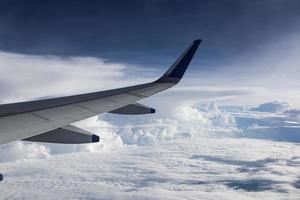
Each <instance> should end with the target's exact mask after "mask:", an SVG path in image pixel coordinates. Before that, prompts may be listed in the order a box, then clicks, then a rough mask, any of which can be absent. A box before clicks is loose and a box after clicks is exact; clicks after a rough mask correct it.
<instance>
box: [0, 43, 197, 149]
mask: <svg viewBox="0 0 300 200" xmlns="http://www.w3.org/2000/svg"><path fill="white" fill-rule="evenodd" d="M200 42H201V40H195V41H194V42H193V43H192V45H191V46H190V47H189V48H188V49H186V51H184V53H183V54H182V55H181V56H180V57H179V58H178V59H177V61H176V62H175V63H174V64H173V65H172V66H171V67H170V68H169V69H168V70H167V72H166V73H165V74H164V75H163V76H162V77H160V78H159V79H158V80H156V81H154V82H151V83H146V84H141V85H135V86H130V87H124V88H119V89H113V90H107V91H101V92H94V93H87V94H80V95H73V96H67V97H59V98H53V99H45V100H37V101H29V102H21V103H12V104H4V105H0V144H4V143H7V142H11V141H14V140H20V139H26V138H30V137H33V136H36V135H39V134H43V133H47V132H50V131H53V130H57V129H59V128H61V127H65V126H68V125H69V124H70V123H73V122H76V121H79V120H82V119H85V118H88V117H92V116H94V115H98V114H100V113H104V112H110V111H113V110H116V109H120V108H122V107H126V106H128V105H129V104H134V103H136V102H137V101H138V100H140V99H143V98H146V97H149V96H151V95H154V94H156V93H159V92H161V91H163V90H166V89H168V88H170V87H173V86H174V85H175V84H177V83H178V82H179V81H180V80H181V78H182V77H183V74H184V73H185V71H186V69H187V67H188V65H189V63H190V62H191V60H192V58H193V56H194V54H195V52H196V50H197V48H198V46H199V44H200ZM56 133H57V132H56ZM53 135H55V134H53ZM47 137H49V134H47ZM49 140H50V139H49ZM51 140H52V141H55V138H51Z"/></svg>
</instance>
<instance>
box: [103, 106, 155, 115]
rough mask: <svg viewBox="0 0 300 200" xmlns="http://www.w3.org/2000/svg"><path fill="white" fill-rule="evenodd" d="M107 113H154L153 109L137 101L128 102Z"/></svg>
mask: <svg viewBox="0 0 300 200" xmlns="http://www.w3.org/2000/svg"><path fill="white" fill-rule="evenodd" d="M109 113H114V114H123V115H143V114H150V113H155V109H153V108H149V107H147V106H144V105H142V104H139V103H135V104H129V105H127V106H124V107H121V108H118V109H116V110H112V111H110V112H109Z"/></svg>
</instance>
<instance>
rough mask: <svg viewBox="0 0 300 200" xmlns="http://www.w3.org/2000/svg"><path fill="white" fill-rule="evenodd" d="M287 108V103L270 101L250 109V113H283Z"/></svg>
mask: <svg viewBox="0 0 300 200" xmlns="http://www.w3.org/2000/svg"><path fill="white" fill-rule="evenodd" d="M288 108H289V104H288V103H287V102H280V101H271V102H267V103H263V104H260V105H259V106H257V107H256V108H252V109H251V110H252V111H259V112H271V113H277V112H283V111H286V110H287V109H288Z"/></svg>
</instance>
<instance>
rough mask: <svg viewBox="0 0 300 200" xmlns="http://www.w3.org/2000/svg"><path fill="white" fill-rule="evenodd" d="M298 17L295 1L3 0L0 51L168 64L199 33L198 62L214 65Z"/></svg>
mask: <svg viewBox="0 0 300 200" xmlns="http://www.w3.org/2000/svg"><path fill="white" fill-rule="evenodd" d="M299 21H300V1H297V0H289V1H283V0H269V1H266V0H257V1H246V0H228V1H221V0H220V1H213V0H211V1H185V0H160V1H158V0H148V1H143V0H136V1H134V0H126V1H112V0H107V1H100V0H99V1H93V0H88V1H84V0H82V1H76V0H68V1H61V0H60V1H58V0H52V1H40V0H37V1H32V0H26V1H21V0H16V1H13V0H10V1H1V2H0V50H2V51H9V52H18V53H25V54H43V55H45V54H46V55H47V54H54V55H70V56H97V57H101V58H108V59H110V60H112V61H115V62H116V61H117V62H124V63H130V64H137V65H143V66H163V67H164V68H165V67H166V66H165V64H169V63H170V62H172V61H173V60H174V59H175V58H176V57H177V56H178V54H180V53H181V52H182V51H183V49H184V48H185V47H186V46H187V45H189V43H190V42H191V41H192V40H194V39H197V38H202V39H203V43H202V47H201V50H200V53H201V59H198V61H196V62H199V63H201V64H203V66H204V65H205V66H207V67H211V68H214V67H218V63H220V62H223V63H226V62H231V60H232V59H234V57H236V56H238V55H240V54H242V53H243V52H247V51H252V50H253V49H255V48H256V45H257V44H261V43H264V42H268V41H270V40H272V39H274V38H280V37H281V36H284V35H285V34H286V33H287V32H292V31H294V30H296V29H298V28H299V27H300V25H299V24H300V23H299ZM198 56H199V55H198Z"/></svg>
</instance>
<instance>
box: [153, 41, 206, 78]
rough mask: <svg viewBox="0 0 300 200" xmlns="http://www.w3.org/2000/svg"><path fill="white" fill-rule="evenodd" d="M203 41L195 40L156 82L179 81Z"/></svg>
mask: <svg viewBox="0 0 300 200" xmlns="http://www.w3.org/2000/svg"><path fill="white" fill-rule="evenodd" d="M201 42H202V39H196V40H194V41H193V43H192V45H191V46H190V47H189V48H188V49H186V50H185V51H184V52H183V54H182V55H181V56H180V57H179V58H178V59H177V60H176V62H175V63H174V64H173V65H172V66H171V67H170V68H169V69H168V70H167V71H166V73H165V74H164V75H163V76H162V77H160V78H159V79H158V80H157V81H155V82H158V83H175V84H176V83H178V82H179V81H180V80H181V78H182V77H183V75H184V73H185V71H186V69H187V67H188V66H189V64H190V62H191V60H192V59H193V56H194V54H195V53H196V51H197V49H198V47H199V45H200V43H201Z"/></svg>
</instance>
